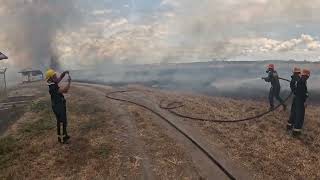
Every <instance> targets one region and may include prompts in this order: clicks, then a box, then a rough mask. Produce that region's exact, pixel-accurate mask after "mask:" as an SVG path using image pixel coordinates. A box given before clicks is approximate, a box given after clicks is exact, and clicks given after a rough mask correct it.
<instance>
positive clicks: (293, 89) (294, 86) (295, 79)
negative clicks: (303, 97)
mask: <svg viewBox="0 0 320 180" xmlns="http://www.w3.org/2000/svg"><path fill="white" fill-rule="evenodd" d="M299 80H300V76H299V74H293V75H292V76H291V81H290V89H291V92H292V93H293V95H294V96H293V99H292V105H291V112H290V118H289V120H288V126H287V128H288V129H291V128H292V124H293V123H294V118H295V111H296V108H295V102H296V89H297V84H298V81H299Z"/></svg>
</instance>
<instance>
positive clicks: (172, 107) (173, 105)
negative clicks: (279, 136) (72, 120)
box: [106, 78, 292, 123]
mask: <svg viewBox="0 0 320 180" xmlns="http://www.w3.org/2000/svg"><path fill="white" fill-rule="evenodd" d="M279 79H281V80H284V81H287V82H290V80H288V79H284V78H279ZM135 91H137V92H139V91H140V90H123V91H114V92H110V93H108V94H107V95H106V97H108V98H110V99H113V100H117V101H122V102H129V103H133V104H136V105H139V106H141V105H140V104H138V103H135V102H132V101H128V100H125V99H120V98H114V97H111V96H110V95H112V94H118V93H127V92H135ZM291 96H292V93H290V94H289V95H288V96H287V97H286V98H285V99H284V102H283V103H285V102H287V101H288V100H289V99H290V97H291ZM163 102H164V100H161V101H160V104H159V107H160V108H161V109H164V110H167V111H168V112H170V113H172V114H173V115H175V116H178V117H181V118H186V119H190V120H194V121H202V122H213V123H238V122H245V121H251V120H257V119H259V118H261V117H263V116H265V115H267V114H269V113H271V112H273V111H275V110H276V109H278V108H279V107H280V106H282V104H279V105H277V106H276V107H275V108H273V109H270V110H268V111H265V112H262V113H260V114H257V115H255V116H252V117H247V118H241V119H235V120H223V119H220V120H218V119H205V118H198V117H192V116H189V115H185V114H182V113H179V112H176V111H175V110H176V109H178V108H181V107H184V105H183V103H182V102H178V101H173V102H170V103H168V104H167V105H164V103H163Z"/></svg>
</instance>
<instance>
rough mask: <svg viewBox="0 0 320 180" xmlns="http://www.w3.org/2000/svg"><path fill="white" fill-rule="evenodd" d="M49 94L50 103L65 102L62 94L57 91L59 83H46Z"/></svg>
mask: <svg viewBox="0 0 320 180" xmlns="http://www.w3.org/2000/svg"><path fill="white" fill-rule="evenodd" d="M48 86H49V94H50V96H51V103H52V105H53V106H54V105H58V104H63V103H65V101H66V100H65V99H64V95H63V94H62V93H60V92H59V85H58V84H57V83H54V82H51V83H48Z"/></svg>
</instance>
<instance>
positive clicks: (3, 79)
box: [0, 68, 7, 94]
mask: <svg viewBox="0 0 320 180" xmlns="http://www.w3.org/2000/svg"><path fill="white" fill-rule="evenodd" d="M6 71H7V68H4V69H0V75H1V78H0V79H1V80H2V81H3V82H4V93H5V94H7V80H6Z"/></svg>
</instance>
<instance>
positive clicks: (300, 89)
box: [296, 79, 309, 102]
mask: <svg viewBox="0 0 320 180" xmlns="http://www.w3.org/2000/svg"><path fill="white" fill-rule="evenodd" d="M308 97H309V94H308V88H307V81H306V80H303V79H300V80H299V81H298V83H297V89H296V98H299V99H300V100H302V101H303V102H305V101H306V100H307V98H308Z"/></svg>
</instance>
